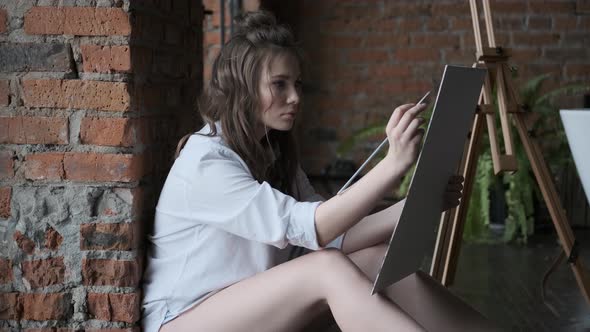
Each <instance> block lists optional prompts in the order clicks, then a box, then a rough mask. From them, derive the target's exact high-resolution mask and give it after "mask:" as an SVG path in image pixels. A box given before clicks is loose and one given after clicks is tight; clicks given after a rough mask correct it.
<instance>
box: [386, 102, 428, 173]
mask: <svg viewBox="0 0 590 332" xmlns="http://www.w3.org/2000/svg"><path fill="white" fill-rule="evenodd" d="M425 108H426V104H419V105H415V104H405V105H401V106H399V107H397V108H396V109H395V111H393V114H392V115H391V118H389V122H388V123H387V127H386V128H385V131H386V133H387V139H388V140H389V151H388V152H387V156H386V159H390V161H391V163H392V164H393V165H394V167H395V168H396V171H398V172H400V174H404V173H406V172H407V171H408V169H410V167H412V165H413V164H414V162H415V161H416V158H418V151H419V146H420V141H421V140H422V135H423V134H424V129H422V128H420V126H421V125H422V124H423V123H424V119H423V118H421V117H418V114H420V113H421V112H422V111H423V110H424V109H425Z"/></svg>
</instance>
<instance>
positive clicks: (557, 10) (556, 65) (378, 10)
mask: <svg viewBox="0 0 590 332" xmlns="http://www.w3.org/2000/svg"><path fill="white" fill-rule="evenodd" d="M277 2H278V1H277ZM292 2H296V3H297V4H298V7H297V9H296V10H290V11H288V12H286V13H282V16H284V17H285V21H287V22H296V23H295V24H296V27H297V33H298V36H299V38H300V40H301V41H302V46H303V48H304V49H305V51H306V52H307V54H308V57H309V63H308V64H309V67H308V69H309V77H308V80H307V83H308V89H309V91H308V93H307V95H306V99H305V109H304V112H303V119H301V120H302V121H301V123H300V125H301V134H300V137H301V139H302V143H301V145H302V152H303V156H304V168H305V169H306V170H307V171H308V172H309V173H311V174H319V173H320V171H321V170H322V168H323V167H325V166H326V165H327V164H328V163H330V161H331V160H333V159H334V158H335V157H336V154H335V150H336V146H337V145H338V144H339V143H340V142H342V141H343V140H344V139H345V138H346V137H348V136H349V135H350V134H351V133H352V132H354V131H355V130H357V129H360V128H363V127H365V126H368V125H371V124H374V123H377V122H384V121H386V120H387V119H388V118H389V116H390V114H391V112H392V110H393V108H394V106H396V105H399V104H402V103H408V102H416V101H417V99H418V98H420V97H421V96H422V95H423V94H424V93H425V91H427V90H429V89H431V88H432V86H433V81H434V80H437V81H439V80H440V77H441V75H442V69H443V66H444V65H445V64H459V65H467V66H471V65H472V64H473V62H474V60H475V55H474V53H475V42H474V37H473V28H472V23H471V16H470V9H469V2H468V1H462V0H456V1H386V0H373V1H346V0H345V1H337V0H323V1H311V0H306V1H292ZM479 3H480V2H479ZM491 8H492V16H493V18H494V20H493V22H494V28H495V32H496V41H497V44H498V45H501V46H504V47H508V48H512V49H513V51H514V56H513V57H512V61H511V63H512V65H514V66H516V67H517V68H518V70H519V77H518V79H517V85H520V84H521V83H522V82H525V81H526V80H528V79H530V78H532V77H534V76H537V75H540V74H544V73H552V74H553V76H552V78H551V79H550V80H549V81H548V83H549V84H547V86H546V87H545V88H546V89H550V88H552V87H555V86H559V85H564V84H567V83H573V82H580V83H586V84H588V83H590V82H589V81H590V48H589V47H588V45H590V5H589V2H588V1H575V0H568V1H566V0H562V1H559V0H555V1H536V0H529V1H521V0H518V1H516V0H496V1H491ZM480 12H481V13H483V9H481V6H480ZM481 28H482V31H483V21H482V22H481ZM484 33H485V32H484ZM484 38H485V37H484ZM484 41H485V39H484ZM582 99H583V98H582V96H581V95H577V96H569V97H567V98H563V99H562V100H560V101H559V105H560V106H562V107H574V106H575V107H582ZM383 137H384V136H381V137H376V138H375V139H374V141H373V145H371V144H369V145H366V146H365V147H359V148H358V149H356V150H355V151H354V153H353V154H352V155H351V156H349V157H352V158H353V159H354V160H355V161H356V162H357V165H360V163H361V162H362V161H363V160H364V159H365V158H366V157H367V156H368V155H369V154H370V152H371V151H372V149H373V148H374V147H375V145H374V144H375V143H377V142H379V141H381V140H382V139H383Z"/></svg>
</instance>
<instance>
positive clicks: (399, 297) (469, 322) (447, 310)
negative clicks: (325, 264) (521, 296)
mask: <svg viewBox="0 0 590 332" xmlns="http://www.w3.org/2000/svg"><path fill="white" fill-rule="evenodd" d="M386 250H387V246H386V245H385V244H381V245H377V246H374V247H370V248H366V249H363V250H359V251H356V252H354V253H352V254H350V255H348V257H350V259H351V260H352V261H353V262H354V263H355V264H356V265H357V266H358V267H359V268H360V269H361V270H362V271H363V272H364V273H365V274H366V275H367V277H368V278H369V280H373V281H374V280H375V278H376V276H377V273H378V271H379V268H380V266H381V262H382V260H383V256H384V255H385V251H386ZM384 295H386V296H387V297H388V298H389V299H390V300H392V301H393V302H395V303H396V304H398V305H399V306H400V307H401V308H402V309H403V310H404V311H405V312H407V313H408V314H410V316H412V318H414V319H415V320H416V321H417V322H418V323H420V325H422V326H424V327H425V328H426V329H427V330H428V331H498V330H499V328H497V327H496V326H495V325H494V324H492V322H490V321H489V320H487V319H486V318H485V317H483V316H482V315H481V314H480V313H479V312H477V311H476V310H474V309H473V308H471V307H470V306H469V305H467V304H466V303H464V302H463V301H462V300H461V299H459V298H458V297H457V296H455V295H453V294H452V293H451V292H450V291H449V290H448V289H447V288H445V287H444V286H442V285H441V284H440V283H438V281H436V280H434V279H433V278H431V277H430V276H429V275H427V274H425V273H423V272H421V271H418V272H416V273H415V274H412V275H410V276H408V277H406V278H405V279H403V280H400V281H399V282H397V283H395V284H393V285H392V286H390V287H388V288H387V289H385V291H384Z"/></svg>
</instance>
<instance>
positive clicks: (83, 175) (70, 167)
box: [64, 152, 144, 182]
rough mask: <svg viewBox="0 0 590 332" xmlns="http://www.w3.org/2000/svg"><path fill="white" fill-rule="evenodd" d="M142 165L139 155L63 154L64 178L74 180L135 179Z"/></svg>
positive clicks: (140, 172) (141, 173)
mask: <svg viewBox="0 0 590 332" xmlns="http://www.w3.org/2000/svg"><path fill="white" fill-rule="evenodd" d="M143 166H144V165H143V158H142V156H141V155H132V154H101V153H75V152H69V153H66V154H65V156H64V170H65V178H66V179H68V180H75V181H119V182H131V181H137V180H139V179H140V178H141V177H142V175H143Z"/></svg>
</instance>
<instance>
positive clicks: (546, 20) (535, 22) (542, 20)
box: [528, 17, 552, 30]
mask: <svg viewBox="0 0 590 332" xmlns="http://www.w3.org/2000/svg"><path fill="white" fill-rule="evenodd" d="M528 25H529V28H530V29H535V30H550V29H551V25H552V20H551V17H529V20H528Z"/></svg>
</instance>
